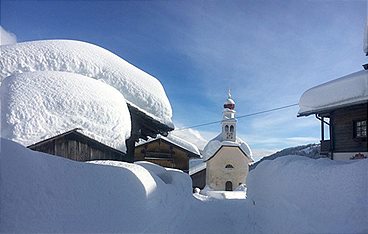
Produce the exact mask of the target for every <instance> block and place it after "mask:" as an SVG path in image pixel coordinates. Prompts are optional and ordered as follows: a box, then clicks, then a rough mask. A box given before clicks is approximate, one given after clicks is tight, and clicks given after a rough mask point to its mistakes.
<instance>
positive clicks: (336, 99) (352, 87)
mask: <svg viewBox="0 0 368 234" xmlns="http://www.w3.org/2000/svg"><path fill="white" fill-rule="evenodd" d="M366 101H368V71H367V70H362V71H359V72H355V73H352V74H350V75H347V76H344V77H341V78H339V79H336V80H332V81H330V82H327V83H324V84H321V85H319V86H316V87H313V88H311V89H309V90H307V91H306V92H304V93H303V95H302V96H301V98H300V100H299V107H300V109H299V113H298V114H299V115H310V114H314V113H317V112H320V111H325V110H326V111H327V110H330V109H333V108H339V107H344V106H346V105H354V104H359V103H363V102H366Z"/></svg>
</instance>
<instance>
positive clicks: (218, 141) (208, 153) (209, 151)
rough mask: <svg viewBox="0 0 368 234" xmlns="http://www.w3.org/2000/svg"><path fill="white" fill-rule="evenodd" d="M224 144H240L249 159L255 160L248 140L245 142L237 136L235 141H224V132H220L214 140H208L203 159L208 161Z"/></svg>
mask: <svg viewBox="0 0 368 234" xmlns="http://www.w3.org/2000/svg"><path fill="white" fill-rule="evenodd" d="M223 145H226V146H239V147H240V149H241V150H242V151H244V153H246V154H247V157H248V158H249V159H251V160H252V161H254V160H253V158H252V151H251V149H250V147H249V145H248V144H247V143H246V142H244V141H243V140H242V139H240V138H239V137H237V138H236V141H235V142H232V141H223V140H222V134H219V135H218V136H217V137H215V138H213V139H212V140H210V141H209V142H208V144H207V145H206V147H205V148H204V149H203V152H202V157H203V160H204V161H207V160H208V159H209V158H211V157H212V156H213V155H214V153H216V151H217V150H219V149H220V147H221V146H223Z"/></svg>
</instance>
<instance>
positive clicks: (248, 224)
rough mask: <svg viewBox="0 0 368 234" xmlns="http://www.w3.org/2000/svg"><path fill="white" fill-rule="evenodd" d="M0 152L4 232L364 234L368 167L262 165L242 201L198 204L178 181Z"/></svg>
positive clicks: (110, 165)
mask: <svg viewBox="0 0 368 234" xmlns="http://www.w3.org/2000/svg"><path fill="white" fill-rule="evenodd" d="M0 143H1V144H0V145H1V150H0V161H1V165H0V166H1V168H0V169H1V170H0V173H1V174H0V188H1V193H0V208H1V209H0V232H6V233H8V232H26V233H29V232H67V233H70V232H73V233H75V232H93V233H96V232H104V233H109V232H110V233H111V232H115V233H116V232H118V233H322V232H323V233H333V232H339V233H367V231H368V223H367V222H366V220H367V218H368V217H367V211H368V206H367V199H366V198H367V195H368V194H367V183H366V182H367V180H368V175H367V171H368V160H367V159H365V160H356V161H349V162H341V161H339V162H337V161H330V160H328V159H318V160H314V159H309V158H304V157H295V156H286V157H282V158H279V159H276V160H273V161H265V162H263V163H261V164H260V165H259V166H258V167H257V168H256V169H255V170H253V171H252V172H250V174H249V176H248V179H249V181H248V198H247V199H246V200H207V201H201V200H198V199H195V198H194V197H193V195H192V194H191V183H190V178H189V176H188V175H187V174H185V173H183V172H180V171H176V170H168V169H164V168H162V167H159V166H156V165H154V164H151V163H147V162H142V163H139V164H129V163H123V162H112V161H102V162H101V161H94V162H91V163H82V162H75V161H71V160H67V159H64V158H61V157H57V156H51V155H47V154H43V153H38V152H33V151H30V150H29V149H26V148H24V147H23V146H21V145H19V144H16V143H14V142H11V141H9V140H4V139H1V142H0ZM95 164H98V165H95Z"/></svg>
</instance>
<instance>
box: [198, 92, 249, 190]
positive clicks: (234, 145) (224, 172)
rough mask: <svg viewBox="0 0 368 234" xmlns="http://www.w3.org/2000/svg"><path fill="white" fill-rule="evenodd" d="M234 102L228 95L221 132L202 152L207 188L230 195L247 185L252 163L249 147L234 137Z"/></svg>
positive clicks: (235, 121)
mask: <svg viewBox="0 0 368 234" xmlns="http://www.w3.org/2000/svg"><path fill="white" fill-rule="evenodd" d="M235 112H236V111H235V102H234V100H233V99H232V98H231V94H230V91H229V94H228V97H227V99H226V101H225V104H224V111H223V118H222V132H221V133H220V134H219V135H218V136H217V137H215V138H214V139H212V140H211V141H209V142H208V144H207V145H206V147H205V148H204V150H203V160H204V162H205V163H206V168H207V169H206V187H207V189H209V190H214V191H233V190H235V189H236V188H237V187H238V186H240V185H244V184H245V183H246V177H247V175H248V172H249V165H250V164H251V163H252V162H253V159H252V151H251V149H250V148H249V146H248V144H247V143H245V142H244V141H242V140H241V139H240V138H238V137H237V136H236V124H237V120H236V118H235Z"/></svg>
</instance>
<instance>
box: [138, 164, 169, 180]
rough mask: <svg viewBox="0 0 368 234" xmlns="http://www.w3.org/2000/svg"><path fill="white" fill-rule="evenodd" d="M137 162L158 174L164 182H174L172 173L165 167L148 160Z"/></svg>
mask: <svg viewBox="0 0 368 234" xmlns="http://www.w3.org/2000/svg"><path fill="white" fill-rule="evenodd" d="M135 164H137V165H139V166H141V167H143V168H145V169H147V170H148V171H149V172H150V173H153V174H154V175H156V176H158V177H159V178H160V179H161V180H162V181H163V182H164V183H166V184H171V183H172V177H171V174H170V173H169V171H168V170H166V169H165V168H164V167H161V166H159V165H157V164H154V163H151V162H146V161H139V162H135Z"/></svg>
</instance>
